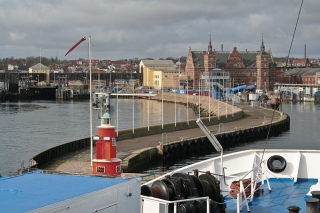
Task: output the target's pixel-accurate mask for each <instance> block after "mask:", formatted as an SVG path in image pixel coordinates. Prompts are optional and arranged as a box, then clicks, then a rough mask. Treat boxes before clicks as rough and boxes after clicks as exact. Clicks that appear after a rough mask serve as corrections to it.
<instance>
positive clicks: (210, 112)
mask: <svg viewBox="0 0 320 213" xmlns="http://www.w3.org/2000/svg"><path fill="white" fill-rule="evenodd" d="M208 76H209V83H208V84H209V86H208V98H209V121H210V118H211V109H210V105H211V103H210V98H211V97H210V96H211V94H210V87H211V81H210V75H208Z"/></svg>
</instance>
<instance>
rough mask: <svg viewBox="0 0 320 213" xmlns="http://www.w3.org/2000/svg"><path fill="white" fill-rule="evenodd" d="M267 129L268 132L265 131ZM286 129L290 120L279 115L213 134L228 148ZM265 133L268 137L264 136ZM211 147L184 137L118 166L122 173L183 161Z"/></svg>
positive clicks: (204, 141) (202, 138)
mask: <svg viewBox="0 0 320 213" xmlns="http://www.w3.org/2000/svg"><path fill="white" fill-rule="evenodd" d="M269 129H270V130H269ZM289 129H290V117H289V116H288V115H287V114H283V116H282V119H281V120H279V121H276V122H274V123H272V124H271V125H270V124H262V125H258V126H252V127H249V128H237V129H235V130H234V131H227V132H222V133H217V134H215V136H216V138H217V139H218V141H219V142H220V143H221V146H222V147H223V148H224V149H226V148H231V147H234V146H237V145H239V144H241V143H248V142H254V141H257V140H262V139H265V138H266V137H267V136H268V137H274V136H277V135H279V134H281V133H282V132H285V131H288V130H289ZM268 132H269V134H268ZM214 151H215V150H214V147H213V145H212V144H211V142H210V141H209V140H208V139H207V137H206V136H200V137H195V138H185V139H183V140H178V141H172V142H169V143H167V144H162V145H159V146H158V147H157V148H154V147H150V148H145V149H141V150H137V151H136V152H135V153H134V154H133V155H131V156H129V157H127V158H126V159H124V160H123V161H122V163H121V167H122V169H123V171H124V172H135V171H136V170H137V169H139V168H140V167H141V166H144V165H146V164H150V163H152V162H156V161H162V162H168V161H175V160H180V159H184V158H187V157H194V156H201V155H204V154H209V153H212V152H214Z"/></svg>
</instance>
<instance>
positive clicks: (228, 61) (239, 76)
mask: <svg viewBox="0 0 320 213" xmlns="http://www.w3.org/2000/svg"><path fill="white" fill-rule="evenodd" d="M215 68H220V69H222V70H224V71H227V72H229V73H230V78H231V79H232V81H233V82H234V84H235V85H256V86H257V89H262V90H265V91H267V90H271V89H272V87H273V84H274V83H275V66H274V63H273V62H272V55H271V52H270V51H269V52H266V51H265V46H264V42H263V38H262V42H261V46H260V50H258V51H248V50H245V51H238V50H237V47H234V48H233V50H232V51H231V52H227V51H223V50H221V51H216V50H213V49H212V44H211V38H210V40H209V44H208V50H207V51H192V50H191V47H189V52H188V57H187V62H186V68H185V75H186V76H187V78H188V79H189V81H190V82H192V85H193V89H198V88H199V79H200V77H201V75H202V74H203V73H204V72H208V70H213V69H215Z"/></svg>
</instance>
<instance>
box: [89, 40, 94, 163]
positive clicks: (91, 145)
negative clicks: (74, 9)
mask: <svg viewBox="0 0 320 213" xmlns="http://www.w3.org/2000/svg"><path fill="white" fill-rule="evenodd" d="M89 75H90V153H91V167H92V160H93V141H92V82H91V36H89Z"/></svg>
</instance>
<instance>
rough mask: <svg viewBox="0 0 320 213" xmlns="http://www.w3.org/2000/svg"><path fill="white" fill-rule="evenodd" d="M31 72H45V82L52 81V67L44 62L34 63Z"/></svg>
mask: <svg viewBox="0 0 320 213" xmlns="http://www.w3.org/2000/svg"><path fill="white" fill-rule="evenodd" d="M29 73H33V74H45V75H46V79H45V82H46V83H47V84H49V83H50V68H49V67H47V66H45V65H43V64H40V63H38V64H36V65H33V66H32V67H30V68H29Z"/></svg>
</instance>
